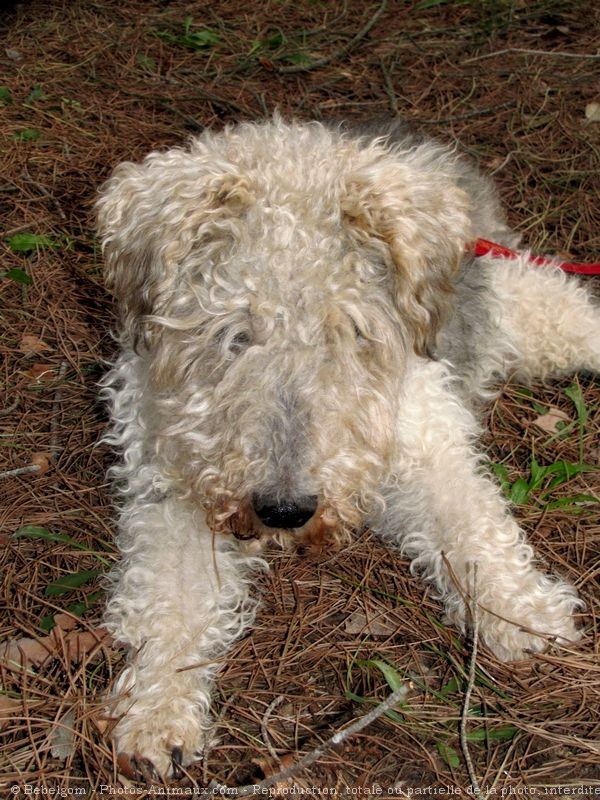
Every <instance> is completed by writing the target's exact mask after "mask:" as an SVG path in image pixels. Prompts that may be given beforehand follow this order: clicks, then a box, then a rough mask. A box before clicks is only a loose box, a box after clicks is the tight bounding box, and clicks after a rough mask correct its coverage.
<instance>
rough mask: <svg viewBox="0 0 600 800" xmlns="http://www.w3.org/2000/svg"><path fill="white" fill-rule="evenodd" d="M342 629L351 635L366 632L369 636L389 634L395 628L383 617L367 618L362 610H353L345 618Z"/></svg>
mask: <svg viewBox="0 0 600 800" xmlns="http://www.w3.org/2000/svg"><path fill="white" fill-rule="evenodd" d="M344 630H345V631H346V633H350V634H352V635H353V636H356V635H357V634H360V633H368V634H370V635H371V636H390V635H391V634H392V633H394V631H395V630H396V629H395V627H394V626H393V625H392V624H390V623H389V622H386V621H385V619H381V618H379V619H377V618H375V619H368V618H367V615H366V614H365V613H364V612H363V611H355V612H354V614H351V615H350V616H349V617H348V619H347V620H346V622H345V624H344Z"/></svg>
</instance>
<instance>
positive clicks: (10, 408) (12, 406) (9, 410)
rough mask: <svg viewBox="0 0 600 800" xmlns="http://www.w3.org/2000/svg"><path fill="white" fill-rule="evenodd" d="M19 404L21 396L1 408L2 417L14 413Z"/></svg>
mask: <svg viewBox="0 0 600 800" xmlns="http://www.w3.org/2000/svg"><path fill="white" fill-rule="evenodd" d="M18 405H19V398H18V397H17V399H16V400H13V401H12V403H11V404H10V405H9V406H6V408H2V409H0V417H8V416H9V415H10V414H12V412H13V411H16V410H17V408H18Z"/></svg>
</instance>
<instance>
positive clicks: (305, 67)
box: [278, 0, 387, 74]
mask: <svg viewBox="0 0 600 800" xmlns="http://www.w3.org/2000/svg"><path fill="white" fill-rule="evenodd" d="M386 7H387V0H381V3H380V5H379V8H378V9H377V11H376V12H375V13H374V14H373V16H372V17H371V19H370V20H369V21H368V22H367V24H366V25H365V26H364V27H363V28H361V29H360V30H359V32H358V33H357V34H356V35H355V36H353V37H352V39H350V41H349V42H348V44H345V45H344V46H343V47H340V49H339V50H336V51H335V53H332V54H331V55H330V56H324V57H323V58H319V59H317V60H316V61H312V62H311V63H310V64H292V65H290V66H289V67H280V68H279V70H278V72H280V73H288V74H289V73H291V72H309V71H310V70H311V69H319V68H320V67H324V66H326V65H327V64H329V62H330V61H338V60H339V59H340V58H342V57H343V56H345V55H346V53H348V52H350V50H352V48H353V47H355V46H356V45H357V44H358V43H359V42H360V40H361V39H364V38H365V36H366V35H367V34H368V32H369V31H370V30H371V28H372V27H373V25H375V23H376V22H377V20H378V19H379V17H380V16H381V15H382V14H383V12H384V11H385V9H386Z"/></svg>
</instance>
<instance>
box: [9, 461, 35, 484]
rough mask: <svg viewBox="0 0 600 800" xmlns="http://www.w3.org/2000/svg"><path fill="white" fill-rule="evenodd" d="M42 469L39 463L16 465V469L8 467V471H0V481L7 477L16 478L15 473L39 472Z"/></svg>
mask: <svg viewBox="0 0 600 800" xmlns="http://www.w3.org/2000/svg"><path fill="white" fill-rule="evenodd" d="M40 469H41V467H40V465H39V464H29V465H28V466H26V467H16V468H15V469H8V470H6V472H0V481H3V480H4V479H5V478H14V477H15V475H28V474H29V473H31V472H39V471H40Z"/></svg>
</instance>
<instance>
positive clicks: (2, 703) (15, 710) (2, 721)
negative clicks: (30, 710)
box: [0, 694, 23, 730]
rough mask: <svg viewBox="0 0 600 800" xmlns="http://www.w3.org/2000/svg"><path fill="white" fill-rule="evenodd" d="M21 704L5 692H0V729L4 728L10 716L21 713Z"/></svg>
mask: <svg viewBox="0 0 600 800" xmlns="http://www.w3.org/2000/svg"><path fill="white" fill-rule="evenodd" d="M22 710H23V704H22V703H21V701H20V700H14V699H13V698H12V697H7V696H6V695H5V694H0V730H2V728H6V726H7V725H8V723H9V722H10V720H11V718H12V717H14V716H16V715H17V714H19V713H21V711H22Z"/></svg>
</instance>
